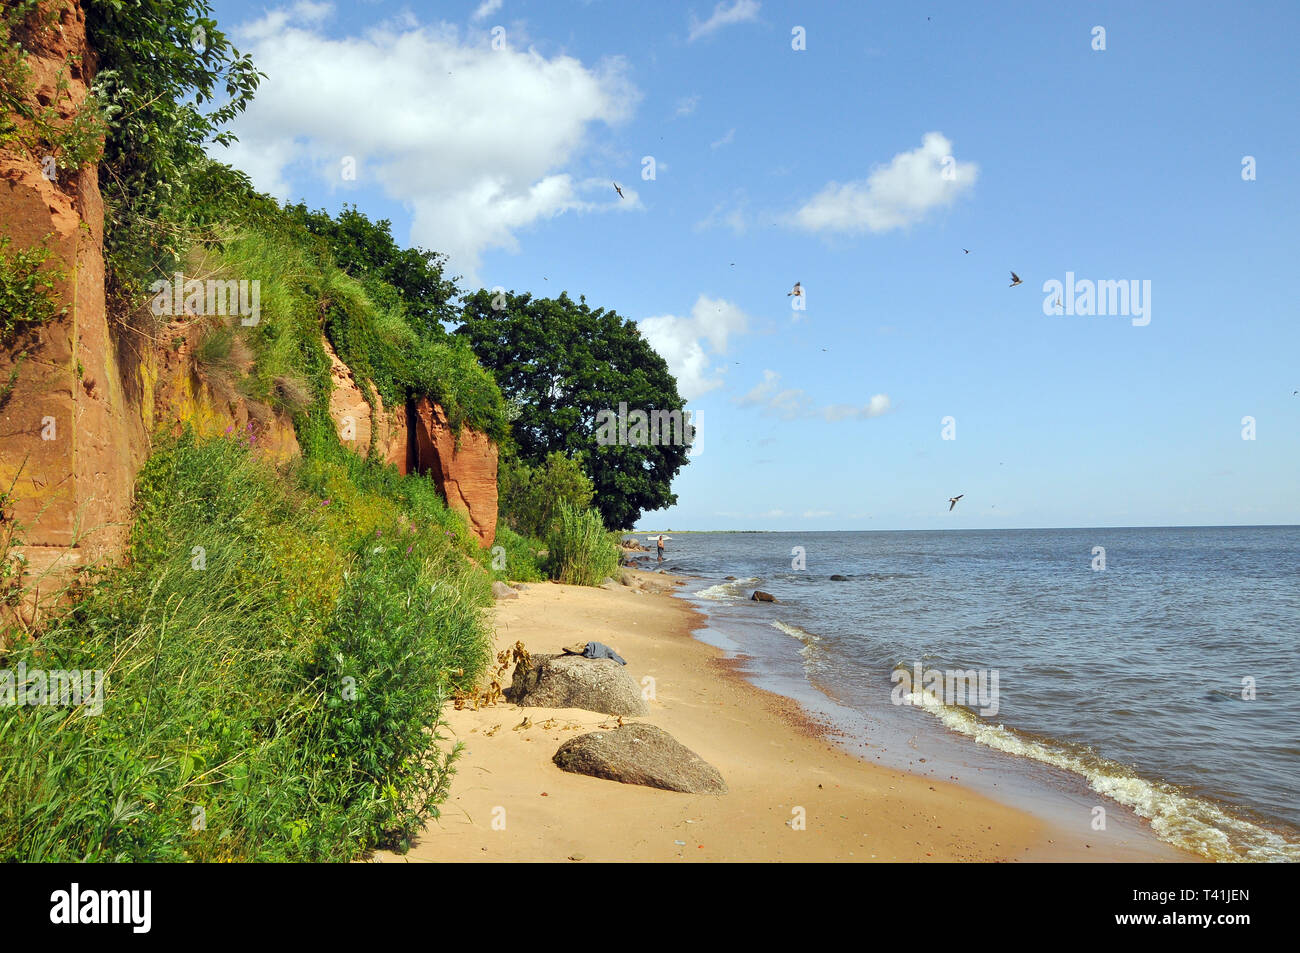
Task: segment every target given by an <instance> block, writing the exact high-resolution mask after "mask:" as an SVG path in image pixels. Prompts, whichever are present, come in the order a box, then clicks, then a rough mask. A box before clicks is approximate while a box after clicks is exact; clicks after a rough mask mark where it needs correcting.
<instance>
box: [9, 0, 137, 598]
mask: <svg viewBox="0 0 1300 953" xmlns="http://www.w3.org/2000/svg"><path fill="white" fill-rule="evenodd" d="M93 60H94V57H93V54H92V52H91V51H90V50H89V49H88V48H87V46H86V31H85V17H84V15H83V14H82V12H81V9H80V6H79V5H77V4H65V5H63V6H62V7H61V13H60V16H59V19H58V21H57V23H56V25H55V26H54V27H53V28H52V29H50V30H47V31H45V32H43V33H42V34H41V36H40V37H39V38H37V39H36V40H35V41H34V42H32V44H31V47H30V54H29V56H28V63H29V65H30V66H31V69H32V85H33V90H34V99H35V101H36V102H37V103H38V104H40V105H42V106H45V105H50V104H53V105H55V107H56V108H57V109H58V111H59V113H60V115H61V117H62V118H63V119H64V120H67V119H70V118H71V117H72V115H73V114H74V113H75V112H76V110H77V109H78V108H79V107H80V106H81V104H82V103H83V102H84V101H85V99H86V96H87V87H88V84H89V82H90V78H91V75H90V74H91V68H92V67H91V64H92V63H93ZM69 63H70V64H71V65H68V64H69ZM63 71H66V73H65V75H66V79H67V90H66V94H65V95H62V96H60V95H57V94H56V84H57V81H58V77H59V74H60V72H63ZM43 160H44V157H34V156H29V155H26V154H24V153H23V152H22V151H20V150H18V149H17V148H13V149H9V148H3V149H0V223H3V232H4V234H5V235H6V236H8V237H9V238H10V239H11V240H12V245H11V246H10V253H12V252H13V251H15V250H17V249H29V248H33V247H36V246H38V245H40V244H42V243H43V244H44V245H45V247H46V248H48V249H49V250H50V251H51V252H53V254H54V256H55V257H56V260H57V261H58V262H59V264H60V267H61V268H62V270H63V272H64V273H65V277H64V278H63V279H62V280H61V281H59V282H58V285H57V287H56V289H55V291H56V294H57V295H58V297H59V299H60V300H61V302H62V304H64V305H65V306H66V312H65V313H64V314H63V315H61V316H59V317H56V318H54V319H52V320H50V321H48V322H46V323H43V324H40V325H37V326H35V327H27V328H26V329H25V330H22V331H20V333H19V334H18V336H17V338H16V339H15V340H13V341H11V342H10V343H9V345H8V346H6V347H4V348H0V386H5V385H7V384H8V382H10V381H11V380H12V382H13V383H12V387H11V388H8V390H7V394H5V397H4V402H3V406H2V407H0V490H8V489H9V488H10V486H11V485H12V487H13V497H14V502H13V503H12V506H11V510H10V512H9V513H8V514H7V516H8V518H10V519H12V520H14V521H16V522H17V523H19V524H21V525H22V526H23V527H24V531H23V533H22V537H23V538H24V539H25V541H26V545H25V546H24V547H23V548H22V550H21V551H20V552H21V555H22V557H23V558H25V559H26V561H27V576H26V581H27V582H28V583H29V585H31V586H32V591H31V592H29V594H28V598H27V601H26V603H25V604H24V606H22V607H21V609H22V611H23V612H25V613H26V616H27V618H28V619H32V618H35V617H36V616H38V615H39V613H40V611H41V610H40V608H39V606H40V605H42V604H44V603H46V602H48V601H49V600H50V599H52V598H54V597H55V593H57V591H58V590H60V589H61V588H63V585H64V584H65V583H64V582H63V580H66V578H67V577H68V575H69V573H70V572H71V571H72V570H74V569H77V568H83V567H87V568H88V567H93V566H95V565H97V564H100V563H102V562H104V561H106V560H109V559H112V558H114V557H115V556H116V555H117V554H118V553H119V552H120V551H121V548H122V545H123V543H124V542H125V539H126V534H127V532H128V529H129V523H130V510H131V487H132V484H133V482H134V479H135V471H136V468H137V467H138V466H139V464H140V463H141V462H142V461H143V459H144V457H145V455H146V454H147V452H148V439H147V435H146V432H145V428H144V424H143V421H142V419H141V416H140V414H139V413H136V412H133V411H132V409H131V407H130V402H129V401H128V397H127V390H128V387H130V386H131V385H134V384H135V383H138V382H136V381H127V382H124V380H123V369H124V368H130V367H132V364H133V361H132V356H131V355H130V354H127V353H126V350H127V345H126V344H125V343H124V342H123V341H122V340H121V339H120V335H119V333H118V331H119V329H117V328H116V327H110V322H109V321H108V319H107V317H106V315H105V306H104V258H103V234H104V208H103V202H102V200H101V198H100V192H99V182H98V177H97V172H96V168H95V166H94V165H93V164H91V165H88V166H87V167H85V168H83V169H81V170H80V171H78V172H70V171H67V170H64V169H58V168H54V167H53V165H52V163H49V162H48V161H43ZM50 170H52V171H54V176H53V178H52V179H51V178H47V176H46V174H45V173H46V172H47V171H50ZM134 389H136V390H138V388H134ZM14 555H17V554H14Z"/></svg>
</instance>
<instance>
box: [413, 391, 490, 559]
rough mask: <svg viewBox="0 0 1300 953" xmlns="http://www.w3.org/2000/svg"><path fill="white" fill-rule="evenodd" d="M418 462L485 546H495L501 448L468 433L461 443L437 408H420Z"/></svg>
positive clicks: (424, 403)
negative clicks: (498, 466)
mask: <svg viewBox="0 0 1300 953" xmlns="http://www.w3.org/2000/svg"><path fill="white" fill-rule="evenodd" d="M415 443H416V460H417V464H418V466H419V467H420V471H421V472H427V473H428V474H429V475H430V476H432V477H433V479H434V480H435V481H436V482H437V484H438V485H439V486H440V487H441V488H442V492H443V495H444V496H445V497H446V498H447V505H448V506H450V507H451V508H452V509H453V510H459V511H460V512H461V513H464V514H465V516H466V517H468V519H469V525H470V528H471V529H472V530H474V535H475V536H477V537H478V540H479V545H481V546H490V545H492V541H493V540H494V539H495V538H496V531H497V448H496V445H495V444H493V443H492V441H491V440H489V439H488V438H487V437H486V436H485V435H483V434H481V433H479V432H478V431H476V430H470V429H469V428H468V427H466V428H463V429H462V430H461V432H460V437H459V440H458V439H457V436H456V434H454V433H453V432H452V429H451V426H450V424H449V423H448V422H447V415H446V414H445V413H444V412H443V409H442V408H441V407H439V406H438V405H437V404H434V403H431V402H430V401H429V399H428V398H426V397H421V398H420V399H419V400H418V401H416V403H415Z"/></svg>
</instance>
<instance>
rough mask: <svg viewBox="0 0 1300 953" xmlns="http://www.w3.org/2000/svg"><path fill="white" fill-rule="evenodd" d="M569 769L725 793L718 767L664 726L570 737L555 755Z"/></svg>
mask: <svg viewBox="0 0 1300 953" xmlns="http://www.w3.org/2000/svg"><path fill="white" fill-rule="evenodd" d="M552 760H553V761H554V762H555V763H556V765H558V766H559V767H560V768H562V769H563V770H565V771H572V772H573V773H575V774H587V775H590V776H592V777H595V778H605V779H606V780H609V781H619V782H621V783H623V784H644V785H646V786H647V787H652V788H659V789H661V790H664V791H680V792H682V793H685V794H726V793H727V782H726V781H724V780H723V779H722V775H721V774H719V773H718V769H717V768H715V767H714V766H713V765H711V764H709V763H708V762H707V761H705V760H704V759H703V758H701V757H700V756H699V755H697V754H696V753H695V752H694V751H692V750H691V749H690V748H687V747H686V746H685V745H683V744H682V743H681V742H680V741H678V740H677V739H676V738H674V737H673V736H672V735H670V734H668V732H666V731H664V730H663V729H662V728H656V727H655V726H654V725H623V726H622V727H621V728H616V729H614V730H612V731H593V732H591V733H590V734H586V735H579V736H578V737H576V738H570V739H569V740H568V741H566V742H565V743H564V744H562V745H561V746H560V750H558V751H557V752H555V757H554V758H553V759H552Z"/></svg>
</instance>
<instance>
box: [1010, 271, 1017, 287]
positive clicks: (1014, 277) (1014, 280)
mask: <svg viewBox="0 0 1300 953" xmlns="http://www.w3.org/2000/svg"><path fill="white" fill-rule="evenodd" d="M1018 284H1020V276H1019V275H1018V274H1016V273H1015V272H1014V271H1013V272H1012V273H1011V284H1009V285H1007V287H1008V288H1014V287H1015V286H1016V285H1018Z"/></svg>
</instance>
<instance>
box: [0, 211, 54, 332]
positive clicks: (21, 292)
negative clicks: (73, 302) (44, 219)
mask: <svg viewBox="0 0 1300 953" xmlns="http://www.w3.org/2000/svg"><path fill="white" fill-rule="evenodd" d="M11 244H12V240H11V239H10V238H9V236H8V235H0V346H3V345H6V344H8V343H9V342H10V341H12V340H13V339H14V338H15V337H17V336H18V334H19V332H20V331H21V330H22V329H23V328H25V327H30V326H33V325H38V324H43V323H44V322H46V321H49V320H50V319H51V318H55V317H58V316H59V315H61V314H64V313H65V312H66V311H67V308H66V307H64V306H61V305H59V304H58V303H57V296H56V294H55V291H54V289H55V286H56V285H57V284H58V282H59V281H61V280H63V278H64V277H65V275H64V271H63V268H62V265H61V263H57V262H58V259H57V258H56V256H55V255H54V253H53V252H52V251H51V250H50V249H49V247H48V246H47V245H46V244H45V243H44V242H41V243H39V244H36V245H33V246H32V247H31V248H27V249H18V250H17V251H14V252H12V253H11V252H10V251H9V246H10V245H11ZM51 260H54V261H55V262H56V264H54V265H52V266H51V265H50V262H51Z"/></svg>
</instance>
